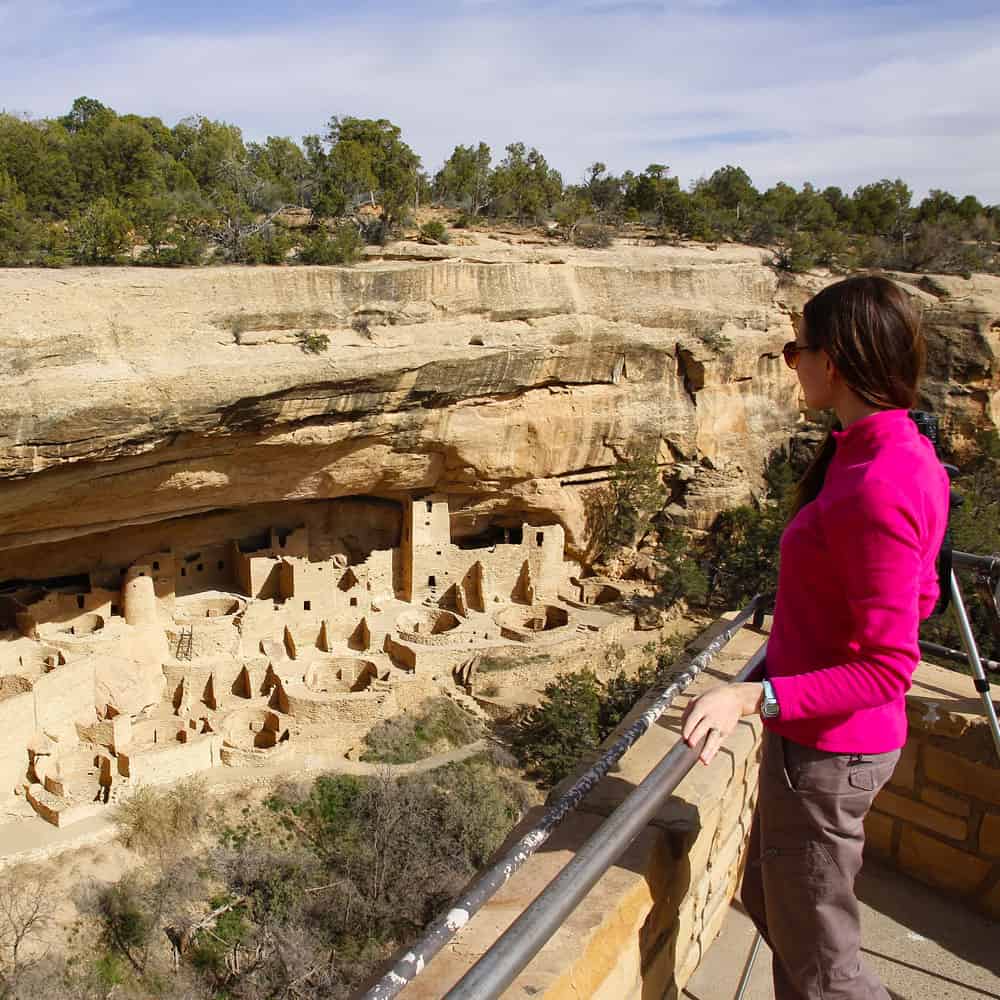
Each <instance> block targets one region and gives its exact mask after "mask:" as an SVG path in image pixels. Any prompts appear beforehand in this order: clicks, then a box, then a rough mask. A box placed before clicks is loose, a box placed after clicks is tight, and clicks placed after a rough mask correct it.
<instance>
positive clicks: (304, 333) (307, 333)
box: [295, 330, 330, 354]
mask: <svg viewBox="0 0 1000 1000" xmlns="http://www.w3.org/2000/svg"><path fill="white" fill-rule="evenodd" d="M295 339H296V340H297V341H298V342H299V347H301V348H302V350H303V352H304V353H305V354H322V353H323V352H324V351H325V350H327V349H328V348H329V346H330V338H329V337H328V336H327V335H326V334H325V333H317V332H316V331H315V330H299V332H298V333H296V334H295Z"/></svg>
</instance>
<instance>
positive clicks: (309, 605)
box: [302, 601, 313, 611]
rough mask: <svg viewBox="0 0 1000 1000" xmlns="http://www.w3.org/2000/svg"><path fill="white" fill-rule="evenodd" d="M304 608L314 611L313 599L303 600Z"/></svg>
mask: <svg viewBox="0 0 1000 1000" xmlns="http://www.w3.org/2000/svg"><path fill="white" fill-rule="evenodd" d="M302 608H303V610H305V611H312V608H313V606H312V601H303V602H302Z"/></svg>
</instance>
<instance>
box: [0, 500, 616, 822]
mask: <svg viewBox="0 0 1000 1000" xmlns="http://www.w3.org/2000/svg"><path fill="white" fill-rule="evenodd" d="M303 513H304V514H305V515H306V516H305V517H303V518H302V520H300V521H297V522H295V523H294V524H288V525H287V526H283V527H278V526H274V525H271V526H269V527H268V528H267V529H266V530H264V531H263V532H259V533H256V534H252V535H244V536H242V537H238V538H232V537H230V538H216V539H215V540H213V541H211V542H207V543H204V544H198V545H197V547H195V548H192V546H191V544H190V540H189V539H186V538H185V537H183V532H182V533H181V537H171V535H172V533H171V530H170V527H169V525H166V526H160V527H159V529H158V530H157V532H156V534H157V535H158V537H159V539H160V540H161V543H162V542H163V541H166V542H168V544H161V546H160V547H159V548H158V549H157V550H156V551H152V552H149V553H146V554H144V555H141V556H139V557H138V558H135V559H132V560H131V561H129V562H127V563H124V564H123V563H119V562H118V561H117V560H116V559H115V558H114V556H115V554H116V553H115V551H114V550H115V546H116V542H117V547H118V548H119V550H120V549H121V548H122V539H121V538H120V537H119V538H118V539H115V538H114V536H112V537H111V538H110V539H109V544H110V547H111V551H110V552H108V558H107V559H102V560H101V561H100V562H98V563H97V564H96V565H94V566H93V567H92V568H91V569H90V570H89V571H88V572H86V573H83V574H76V575H74V576H70V577H64V578H56V579H52V580H48V581H44V582H39V581H32V582H24V581H20V582H19V581H11V582H9V583H8V584H6V585H5V586H4V587H3V589H2V591H0V627H2V629H3V631H2V632H0V726H2V727H3V729H4V732H5V733H6V738H5V739H4V741H3V745H2V749H0V790H2V792H3V793H4V794H5V795H10V794H11V793H14V792H23V793H24V794H25V795H26V797H27V800H28V801H29V802H30V803H31V805H32V806H33V807H34V809H35V811H36V812H37V813H38V814H40V815H41V816H42V817H43V818H45V819H47V820H48V821H49V822H51V823H54V824H56V825H59V826H63V825H66V824H68V823H72V822H75V821H78V820H80V819H82V818H84V817H86V816H89V815H92V814H93V813H94V812H96V811H99V810H100V809H101V808H102V807H103V805H104V804H105V803H108V802H111V801H115V800H116V799H117V798H119V796H120V795H121V793H122V790H123V789H128V788H131V787H135V786H137V785H138V784H141V783H159V782H167V781H172V780H175V779H177V778H180V777H183V776H186V775H190V774H194V773H197V772H201V771H205V770H208V769H210V768H213V767H216V766H219V765H226V766H230V767H241V766H250V767H252V766H260V765H262V764H271V763H275V762H276V761H279V760H281V759H283V758H284V759H286V760H287V759H289V758H290V757H294V756H295V755H296V754H298V753H301V752H302V751H303V749H304V748H313V749H316V748H321V749H324V750H335V751H338V752H344V751H346V750H347V749H349V748H350V747H351V746H353V745H354V744H356V743H357V742H358V740H359V739H361V738H362V737H363V735H364V733H365V732H366V731H367V730H368V729H369V728H370V727H371V726H372V725H374V724H375V723H376V722H377V721H379V720H381V719H384V718H387V717H390V716H393V715H395V714H397V713H398V712H400V711H401V710H404V709H405V708H406V707H408V706H410V705H413V704H415V703H416V702H418V701H420V700H423V699H424V698H426V697H427V696H428V694H429V693H436V692H437V689H438V688H439V687H440V689H441V690H442V691H445V692H447V693H448V694H450V695H451V696H452V697H456V698H458V699H460V700H461V699H465V700H466V702H467V703H471V702H472V699H468V698H466V696H465V695H463V694H462V693H461V688H460V687H456V686H455V682H454V678H462V677H467V676H468V673H469V670H470V668H471V667H472V666H473V664H474V659H475V657H476V655H477V654H478V653H481V652H482V651H483V650H486V649H488V648H490V647H491V646H498V645H511V644H520V643H553V642H559V641H560V640H561V639H565V638H566V636H567V635H569V634H572V633H574V632H575V631H576V630H577V629H583V630H587V629H594V630H597V629H599V628H600V626H599V625H597V624H594V623H593V622H594V616H593V614H590V615H589V616H588V615H587V614H586V612H587V609H588V605H592V604H595V603H599V602H603V601H605V600H607V599H608V597H609V596H611V597H617V596H619V595H618V593H617V592H615V593H614V594H610V595H609V594H608V590H609V588H608V587H604V588H594V587H593V586H592V585H589V584H588V585H581V584H579V583H576V585H575V586H574V585H573V584H574V583H575V582H576V581H575V577H573V576H572V573H573V564H572V563H568V562H565V561H564V547H565V535H564V531H563V528H562V527H561V526H560V525H558V524H548V525H528V524H523V525H517V526H513V527H500V526H487V527H486V528H485V529H484V530H483V531H482V532H480V533H479V534H478V535H477V536H474V537H469V538H465V539H462V540H460V542H458V543H456V542H454V541H453V540H452V537H451V517H450V513H449V504H448V498H447V497H444V496H440V495H428V496H422V497H420V498H418V499H406V500H404V501H402V502H401V503H393V502H390V501H385V500H377V499H374V498H373V499H371V500H367V501H365V500H351V501H331V502H327V503H322V502H320V503H315V502H314V503H312V504H308V505H303ZM188 532H189V533H190V527H188ZM148 534H149V532H148V531H147V532H145V533H142V532H139V533H138V534H137V537H135V538H133V539H132V540H131V544H132V545H133V546H134V545H135V544H137V543H138V542H139V541H140V540H141V539H143V538H144V537H145V535H148ZM128 544H129V542H128V541H126V542H125V546H126V547H127V545H128ZM610 589H612V590H613V589H614V588H610ZM605 618H606V619H607V620H608V621H610V618H609V616H605ZM584 619H587V620H586V621H585V620H584ZM473 705H474V703H473Z"/></svg>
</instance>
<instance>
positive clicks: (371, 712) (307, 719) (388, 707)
mask: <svg viewBox="0 0 1000 1000" xmlns="http://www.w3.org/2000/svg"><path fill="white" fill-rule="evenodd" d="M285 694H286V697H287V698H288V712H289V714H291V715H292V716H293V717H294V719H295V722H296V724H297V725H303V726H304V725H310V724H312V725H317V724H323V725H340V724H355V723H369V724H372V723H375V722H377V721H378V720H379V719H383V718H386V717H388V716H390V715H394V714H395V713H396V711H397V704H396V698H395V695H394V693H393V692H392V691H356V692H354V693H351V694H347V693H344V694H329V695H319V694H315V693H313V692H312V691H310V690H309V689H308V688H306V687H305V686H304V685H302V686H296V687H289V688H287V689H286V691H285Z"/></svg>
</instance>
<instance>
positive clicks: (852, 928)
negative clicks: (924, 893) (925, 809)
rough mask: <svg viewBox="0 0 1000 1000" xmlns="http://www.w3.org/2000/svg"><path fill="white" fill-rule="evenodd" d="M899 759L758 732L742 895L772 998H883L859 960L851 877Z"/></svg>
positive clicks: (885, 999)
mask: <svg viewBox="0 0 1000 1000" xmlns="http://www.w3.org/2000/svg"><path fill="white" fill-rule="evenodd" d="M898 759H899V751H898V750H894V751H892V752H890V753H883V754H863V755H862V754H834V753H828V752H826V751H823V750H814V749H813V748H811V747H804V746H800V745H799V744H797V743H792V742H791V741H790V740H785V739H782V738H781V737H780V736H775V735H774V734H772V733H770V732H765V734H764V756H763V760H762V761H761V767H760V794H759V798H758V801H757V811H756V812H755V814H754V818H753V828H752V830H751V833H750V848H749V854H748V857H747V867H746V873H745V874H744V876H743V891H742V899H743V905H744V906H745V907H746V909H747V912H748V913H749V914H750V916H751V917H752V918H753V921H754V923H755V924H756V925H757V927H758V929H759V930H760V932H761V934H763V936H764V940H765V941H767V943H768V945H770V947H771V951H772V952H773V954H774V995H775V998H776V1000H888V996H889V994H888V993H887V992H886V989H885V987H884V986H883V985H882V984H881V983H880V982H879V980H878V977H877V976H876V975H875V974H874V973H873V972H872V971H871V970H870V969H868V967H867V966H865V965H864V964H863V963H862V961H861V957H860V954H859V949H860V946H861V933H860V931H861V928H860V924H859V919H858V901H857V900H856V899H855V897H854V878H855V876H856V875H857V874H858V872H859V871H860V869H861V851H862V848H863V847H864V843H865V830H864V825H863V823H864V818H865V815H866V814H867V812H868V809H869V808H870V806H871V804H872V799H874V798H875V794H876V793H877V792H878V790H879V789H880V788H881V787H882V786H883V785H884V784H885V783H886V782H887V781H888V780H889V777H890V776H891V775H892V772H893V769H894V768H895V766H896V761H897V760H898Z"/></svg>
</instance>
